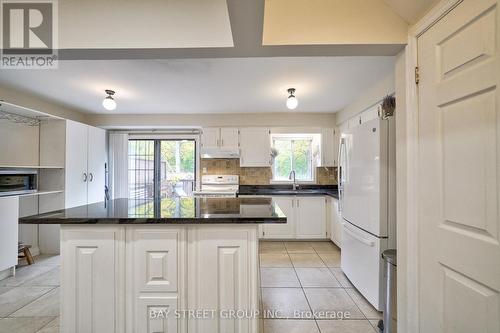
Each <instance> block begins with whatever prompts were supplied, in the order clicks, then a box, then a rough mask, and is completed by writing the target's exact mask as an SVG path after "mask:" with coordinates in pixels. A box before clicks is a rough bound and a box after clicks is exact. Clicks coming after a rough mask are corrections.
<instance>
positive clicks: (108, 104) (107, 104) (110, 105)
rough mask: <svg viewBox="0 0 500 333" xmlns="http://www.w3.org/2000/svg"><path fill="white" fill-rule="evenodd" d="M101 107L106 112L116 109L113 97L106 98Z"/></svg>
mask: <svg viewBox="0 0 500 333" xmlns="http://www.w3.org/2000/svg"><path fill="white" fill-rule="evenodd" d="M102 106H103V107H104V108H105V109H106V110H108V111H113V110H114V109H116V102H115V100H114V99H113V97H111V96H108V97H106V98H105V99H104V100H103V101H102Z"/></svg>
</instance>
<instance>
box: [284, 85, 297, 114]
mask: <svg viewBox="0 0 500 333" xmlns="http://www.w3.org/2000/svg"><path fill="white" fill-rule="evenodd" d="M287 91H288V93H289V94H290V96H288V98H287V100H286V107H287V108H289V109H290V110H294V109H295V108H297V105H299V101H298V100H297V97H295V95H294V94H295V88H288V90H287Z"/></svg>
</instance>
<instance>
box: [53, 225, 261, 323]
mask: <svg viewBox="0 0 500 333" xmlns="http://www.w3.org/2000/svg"><path fill="white" fill-rule="evenodd" d="M61 257H62V263H61V293H62V295H61V332H63V333H66V332H67V333H69V332H71V333H82V332H85V333H87V332H96V333H100V332H103V333H104V332H106V333H109V332H127V333H142V332H144V333H146V332H147V333H153V332H154V333H163V332H165V333H166V332H182V333H214V332H220V333H222V332H225V333H226V332H227V333H229V332H235V333H236V332H241V333H247V332H248V333H257V332H258V331H259V327H258V318H257V317H256V316H255V315H254V314H255V313H257V312H258V311H257V310H258V309H259V292H258V291H259V270H258V225H257V224H245V225H234V224H233V225H230V226H228V225H213V224H212V225H186V226H182V225H181V226H179V225H175V226H173V225H172V226H166V225H151V226H150V225H140V226H134V225H108V226H106V225H84V226H77V225H61Z"/></svg>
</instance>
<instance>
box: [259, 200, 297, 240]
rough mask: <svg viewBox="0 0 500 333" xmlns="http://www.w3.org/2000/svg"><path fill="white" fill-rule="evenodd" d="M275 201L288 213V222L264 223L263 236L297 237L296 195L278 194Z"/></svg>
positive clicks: (276, 237)
mask: <svg viewBox="0 0 500 333" xmlns="http://www.w3.org/2000/svg"><path fill="white" fill-rule="evenodd" d="M273 201H274V203H276V204H277V205H278V207H279V208H280V209H281V211H282V212H283V213H284V214H285V215H286V224H285V223H283V224H264V225H263V227H262V229H263V235H262V236H263V238H270V239H273V238H274V239H293V238H295V197H293V196H276V197H273Z"/></svg>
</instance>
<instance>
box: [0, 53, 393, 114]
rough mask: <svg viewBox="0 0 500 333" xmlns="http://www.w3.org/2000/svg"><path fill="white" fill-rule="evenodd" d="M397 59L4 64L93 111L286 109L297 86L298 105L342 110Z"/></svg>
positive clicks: (32, 85)
mask: <svg viewBox="0 0 500 333" xmlns="http://www.w3.org/2000/svg"><path fill="white" fill-rule="evenodd" d="M393 67H394V58H393V57H296V58H278V57H275V58H233V59H224V58H220V59H175V60H174V59H170V60H168V59H167V60H105V61H104V60H94V61H88V60H78V61H77V60H73V61H60V63H59V69H57V70H0V73H1V75H0V84H5V85H8V86H12V87H14V88H17V89H20V90H23V91H26V92H29V93H33V94H35V95H39V96H41V97H44V98H47V99H49V100H52V101H55V102H58V103H60V104H63V105H66V106H68V107H71V108H74V109H77V110H80V111H83V112H87V113H111V114H119V113H128V114H151V113H249V112H286V111H288V110H287V109H286V107H285V100H286V97H287V93H286V89H287V88H289V87H294V88H296V89H297V91H296V96H297V98H298V99H299V106H298V108H297V109H296V112H335V111H338V110H340V109H342V108H343V107H345V106H346V105H348V104H349V103H351V102H353V101H354V100H355V99H356V97H357V96H359V94H361V93H362V92H363V91H364V90H366V89H367V88H368V87H370V86H371V85H373V84H374V83H375V82H376V81H377V80H378V79H380V78H382V77H385V76H387V75H391V73H392V71H393ZM105 89H113V90H115V91H116V101H117V104H118V107H117V109H116V110H115V111H106V110H105V109H104V108H103V107H102V105H101V102H102V99H103V98H104V97H105V94H104V90H105ZM0 98H1V96H0Z"/></svg>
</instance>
